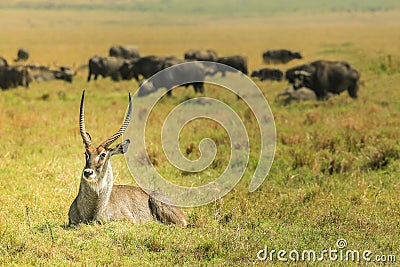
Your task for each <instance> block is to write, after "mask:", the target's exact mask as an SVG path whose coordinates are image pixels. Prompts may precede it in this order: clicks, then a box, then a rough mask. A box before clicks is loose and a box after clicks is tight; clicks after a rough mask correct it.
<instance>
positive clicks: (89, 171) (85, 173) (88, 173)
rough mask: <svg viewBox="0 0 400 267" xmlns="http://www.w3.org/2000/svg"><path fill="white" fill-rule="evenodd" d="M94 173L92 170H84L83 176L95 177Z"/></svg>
mask: <svg viewBox="0 0 400 267" xmlns="http://www.w3.org/2000/svg"><path fill="white" fill-rule="evenodd" d="M93 173H94V171H93V170H92V169H84V170H83V176H85V177H86V178H88V177H89V176H91V175H93Z"/></svg>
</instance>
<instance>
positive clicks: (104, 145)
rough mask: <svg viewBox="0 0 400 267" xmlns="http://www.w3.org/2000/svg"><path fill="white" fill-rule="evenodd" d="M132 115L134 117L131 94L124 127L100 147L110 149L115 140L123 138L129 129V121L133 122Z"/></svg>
mask: <svg viewBox="0 0 400 267" xmlns="http://www.w3.org/2000/svg"><path fill="white" fill-rule="evenodd" d="M131 115H132V101H131V94H129V106H128V113H127V114H126V117H125V120H124V123H122V126H121V128H119V130H118V132H116V133H115V134H114V135H113V136H111V137H110V138H108V139H107V140H106V141H104V142H103V143H102V144H101V145H100V146H102V147H104V148H108V147H109V146H110V145H111V144H112V143H114V141H115V140H117V139H118V138H119V137H120V136H122V134H123V133H124V132H125V130H126V128H128V124H129V121H130V120H131Z"/></svg>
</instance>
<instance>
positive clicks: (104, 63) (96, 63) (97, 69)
mask: <svg viewBox="0 0 400 267" xmlns="http://www.w3.org/2000/svg"><path fill="white" fill-rule="evenodd" d="M123 64H124V59H122V58H118V57H101V56H94V57H92V58H90V59H89V64H88V66H89V74H88V77H87V81H88V82H89V81H90V79H91V77H92V75H94V79H95V80H97V77H98V76H99V75H101V76H102V77H104V78H105V77H111V79H112V80H114V81H119V80H120V79H121V74H120V71H119V69H120V68H121V66H122V65H123Z"/></svg>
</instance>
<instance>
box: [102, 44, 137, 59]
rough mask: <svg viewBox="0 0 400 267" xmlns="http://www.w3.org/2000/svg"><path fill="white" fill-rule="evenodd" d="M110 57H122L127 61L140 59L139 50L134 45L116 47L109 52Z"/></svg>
mask: <svg viewBox="0 0 400 267" xmlns="http://www.w3.org/2000/svg"><path fill="white" fill-rule="evenodd" d="M109 56H110V57H120V58H125V59H133V58H139V57H140V53H139V49H138V48H137V47H136V46H133V45H126V46H122V45H114V46H112V47H111V48H110V50H109Z"/></svg>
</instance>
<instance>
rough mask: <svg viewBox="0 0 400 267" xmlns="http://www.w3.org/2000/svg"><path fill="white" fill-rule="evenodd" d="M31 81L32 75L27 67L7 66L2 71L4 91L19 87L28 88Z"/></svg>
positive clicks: (1, 84)
mask: <svg viewBox="0 0 400 267" xmlns="http://www.w3.org/2000/svg"><path fill="white" fill-rule="evenodd" d="M30 81H31V77H30V73H29V70H28V68H26V67H25V66H6V67H3V68H1V70H0V87H1V89H3V90H5V89H9V88H15V87H18V86H25V87H26V88H28V87H29V83H30Z"/></svg>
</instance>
